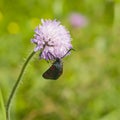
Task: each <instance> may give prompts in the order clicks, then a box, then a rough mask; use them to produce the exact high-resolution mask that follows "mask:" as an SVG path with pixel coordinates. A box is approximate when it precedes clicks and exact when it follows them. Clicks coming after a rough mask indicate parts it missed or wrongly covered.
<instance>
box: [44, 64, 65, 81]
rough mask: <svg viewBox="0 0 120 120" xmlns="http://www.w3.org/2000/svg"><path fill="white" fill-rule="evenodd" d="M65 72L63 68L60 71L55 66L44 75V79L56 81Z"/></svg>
mask: <svg viewBox="0 0 120 120" xmlns="http://www.w3.org/2000/svg"><path fill="white" fill-rule="evenodd" d="M62 72H63V67H62V68H60V69H58V68H57V67H56V66H55V65H52V66H51V67H50V68H49V69H48V70H46V71H45V72H44V73H43V75H42V76H43V77H44V78H45V79H53V80H56V79H58V78H59V77H60V75H61V74H62Z"/></svg>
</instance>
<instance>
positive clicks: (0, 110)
mask: <svg viewBox="0 0 120 120" xmlns="http://www.w3.org/2000/svg"><path fill="white" fill-rule="evenodd" d="M0 120H6V117H5V106H4V102H3V97H2V93H1V90H0Z"/></svg>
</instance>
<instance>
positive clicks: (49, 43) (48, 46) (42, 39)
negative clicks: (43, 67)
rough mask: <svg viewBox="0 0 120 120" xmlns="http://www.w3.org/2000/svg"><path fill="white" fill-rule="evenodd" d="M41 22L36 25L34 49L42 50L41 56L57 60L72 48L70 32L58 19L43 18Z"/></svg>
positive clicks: (33, 41) (33, 40)
mask: <svg viewBox="0 0 120 120" xmlns="http://www.w3.org/2000/svg"><path fill="white" fill-rule="evenodd" d="M41 23H42V24H41V25H39V26H37V27H36V29H35V34H34V38H33V39H32V43H35V44H36V47H35V49H34V51H35V52H37V51H41V53H40V58H41V59H46V60H55V59H56V58H63V57H64V56H66V55H67V53H68V51H69V50H70V49H72V45H71V37H70V34H69V32H68V31H67V30H66V29H65V27H64V26H63V25H61V24H60V22H59V21H56V20H43V19H42V20H41ZM68 54H69V53H68Z"/></svg>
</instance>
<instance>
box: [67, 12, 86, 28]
mask: <svg viewBox="0 0 120 120" xmlns="http://www.w3.org/2000/svg"><path fill="white" fill-rule="evenodd" d="M69 22H70V24H71V25H72V26H73V27H75V28H81V27H85V26H86V25H87V24H88V20H87V18H86V17H85V16H83V15H82V14H79V13H71V14H70V16H69Z"/></svg>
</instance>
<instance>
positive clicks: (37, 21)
mask: <svg viewBox="0 0 120 120" xmlns="http://www.w3.org/2000/svg"><path fill="white" fill-rule="evenodd" d="M39 23H40V19H38V18H32V19H31V20H30V26H31V28H32V29H34V28H35V27H36V26H37V25H38V24H39Z"/></svg>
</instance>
